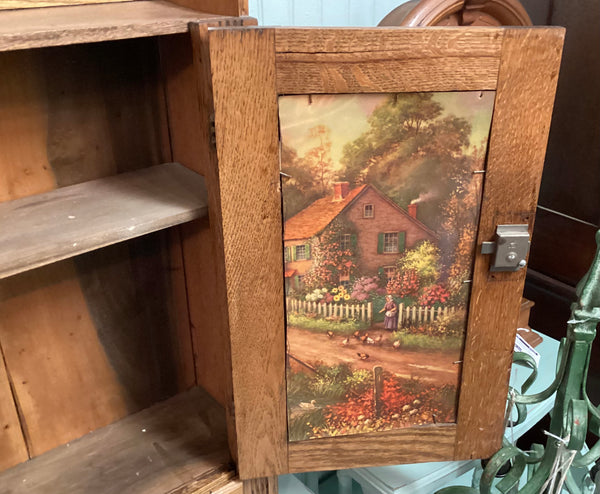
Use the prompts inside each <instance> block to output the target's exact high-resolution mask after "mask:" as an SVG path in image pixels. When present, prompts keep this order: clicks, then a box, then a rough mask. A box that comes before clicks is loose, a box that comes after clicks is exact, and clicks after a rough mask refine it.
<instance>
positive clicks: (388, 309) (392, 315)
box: [379, 295, 398, 331]
mask: <svg viewBox="0 0 600 494" xmlns="http://www.w3.org/2000/svg"><path fill="white" fill-rule="evenodd" d="M383 311H385V319H384V320H383V327H384V328H385V329H389V330H390V331H396V330H397V329H398V306H397V305H396V302H394V299H393V298H392V296H391V295H386V297H385V305H384V306H383V309H381V310H380V311H379V312H380V313H381V312H383Z"/></svg>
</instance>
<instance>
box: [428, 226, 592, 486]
mask: <svg viewBox="0 0 600 494" xmlns="http://www.w3.org/2000/svg"><path fill="white" fill-rule="evenodd" d="M596 244H597V246H598V248H597V250H596V256H595V258H594V260H593V262H592V265H591V267H590V269H589V271H588V272H587V273H586V275H585V276H584V277H583V279H582V280H581V281H580V282H579V284H578V285H577V296H578V301H577V302H575V303H574V304H573V305H572V306H571V317H570V319H569V321H568V322H567V335H566V337H565V338H563V340H562V341H561V346H560V349H559V359H558V364H557V371H556V377H555V379H554V381H553V382H552V384H551V385H550V386H549V387H548V388H547V389H545V390H544V391H542V392H541V393H536V394H533V395H527V394H526V392H527V390H528V389H529V387H530V386H531V384H532V383H533V381H534V380H535V378H536V377H537V368H536V365H535V362H534V361H533V359H531V358H530V357H529V356H527V355H525V354H521V353H515V355H514V358H513V360H514V362H515V363H519V364H521V365H526V366H528V367H530V368H531V369H532V373H531V375H530V376H529V377H528V379H527V381H525V383H524V384H523V386H521V389H519V390H516V389H513V388H511V389H510V390H509V403H510V404H511V405H512V404H514V407H515V409H516V412H517V413H516V415H517V419H516V421H512V422H511V426H514V425H517V424H520V423H522V422H523V420H525V417H526V415H527V405H530V404H533V403H539V402H541V401H543V400H546V399H547V398H549V397H550V396H552V395H553V394H554V393H556V397H555V402H554V409H553V411H552V413H551V421H550V430H549V431H548V440H547V442H546V445H545V447H544V446H542V445H540V444H534V445H533V446H532V450H531V451H528V452H525V451H522V450H521V449H519V448H517V447H516V446H514V445H512V444H509V443H508V442H507V441H505V443H504V444H503V447H502V448H501V449H500V450H499V451H498V452H497V453H496V454H495V455H494V456H492V458H491V459H490V460H489V462H487V465H486V466H485V469H484V470H483V473H482V474H481V479H480V480H479V482H478V485H476V486H473V487H458V486H455V487H448V488H445V489H442V490H439V491H437V493H436V494H476V493H479V494H491V493H492V492H501V493H502V494H517V493H518V494H540V493H541V492H547V493H548V494H558V493H559V492H560V491H561V490H562V489H566V490H567V491H568V492H569V493H570V494H590V493H591V492H593V491H594V482H593V480H594V479H591V474H590V473H589V472H590V467H591V466H592V465H594V464H595V463H596V462H597V461H598V460H599V459H600V441H598V442H597V443H596V444H594V446H593V447H592V448H591V449H589V451H588V450H587V448H586V445H585V439H586V435H587V434H588V433H591V434H593V435H595V436H596V437H600V407H597V406H595V405H594V404H593V403H592V402H591V401H590V399H589V397H588V395H587V391H586V389H587V376H588V368H589V362H590V355H591V349H592V342H593V341H594V338H595V337H596V326H597V325H598V323H599V322H600V230H599V231H598V232H597V233H596ZM507 466H508V467H509V468H508V472H507V473H505V475H504V477H503V478H502V479H501V480H498V479H497V478H496V475H497V474H498V472H499V471H500V470H501V469H506V468H507ZM556 477H560V480H559V481H556V479H555V478H556ZM521 484H522V485H521Z"/></svg>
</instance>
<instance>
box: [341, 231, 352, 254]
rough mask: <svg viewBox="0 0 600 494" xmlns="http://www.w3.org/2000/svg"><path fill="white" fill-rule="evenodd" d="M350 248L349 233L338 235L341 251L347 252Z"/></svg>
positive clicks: (350, 236)
mask: <svg viewBox="0 0 600 494" xmlns="http://www.w3.org/2000/svg"><path fill="white" fill-rule="evenodd" d="M351 247H352V235H350V234H349V233H342V234H341V235H340V248H341V249H342V250H348V249H350V248H351Z"/></svg>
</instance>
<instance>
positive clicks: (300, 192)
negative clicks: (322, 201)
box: [281, 145, 320, 219]
mask: <svg viewBox="0 0 600 494" xmlns="http://www.w3.org/2000/svg"><path fill="white" fill-rule="evenodd" d="M281 169H282V171H283V172H285V173H286V174H287V175H289V176H290V177H289V178H286V177H284V178H283V179H282V193H283V197H284V201H283V214H284V218H286V219H289V218H291V217H292V216H294V215H295V214H296V213H298V212H300V211H301V210H303V209H304V208H306V207H307V206H309V205H310V204H311V203H313V202H314V201H316V200H317V199H318V198H319V197H320V195H319V189H318V185H317V184H316V182H315V180H314V178H313V177H312V175H311V172H310V170H309V169H308V167H307V166H306V163H305V161H304V160H303V159H301V158H299V157H298V155H297V153H296V151H294V150H293V149H292V148H290V147H289V146H286V145H282V148H281Z"/></svg>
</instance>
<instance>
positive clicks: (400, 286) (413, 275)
mask: <svg viewBox="0 0 600 494" xmlns="http://www.w3.org/2000/svg"><path fill="white" fill-rule="evenodd" d="M420 287H421V283H420V281H419V276H418V275H417V272H416V271H415V270H414V269H409V270H406V271H397V272H396V274H395V275H394V276H393V277H392V278H390V280H389V281H388V283H387V287H386V290H387V292H388V293H390V294H392V295H397V296H398V297H402V298H406V297H416V296H417V295H418V294H419V288H420Z"/></svg>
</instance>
